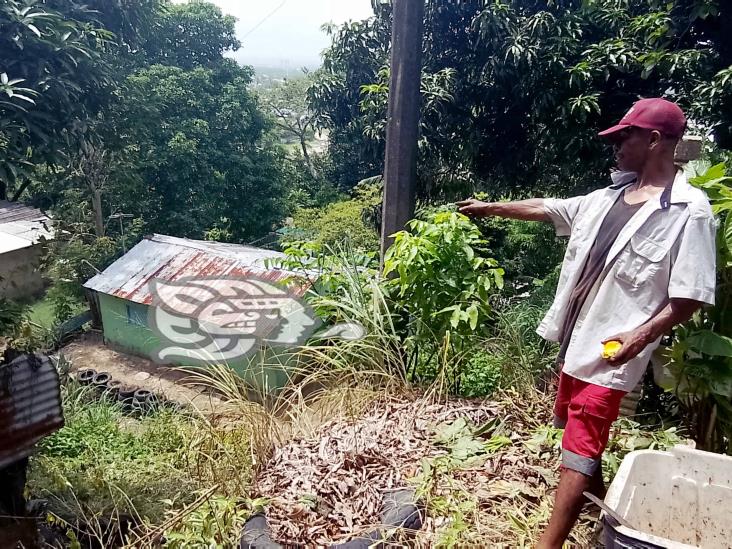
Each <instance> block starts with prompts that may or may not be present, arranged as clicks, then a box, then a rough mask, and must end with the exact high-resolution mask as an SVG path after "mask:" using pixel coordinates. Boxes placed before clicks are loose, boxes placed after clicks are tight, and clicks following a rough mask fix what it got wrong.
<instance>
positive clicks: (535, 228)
mask: <svg viewBox="0 0 732 549" xmlns="http://www.w3.org/2000/svg"><path fill="white" fill-rule="evenodd" d="M479 227H480V228H481V230H482V232H483V234H485V235H486V238H487V240H488V243H489V246H490V248H491V250H492V251H493V254H494V256H495V258H496V260H497V261H498V262H499V263H500V264H501V265H502V266H503V268H504V269H505V271H506V281H507V282H510V283H511V287H512V289H514V290H515V291H520V290H521V289H524V288H526V285H527V284H530V283H532V282H534V281H540V280H543V279H544V278H546V277H547V276H549V275H550V274H551V273H552V271H553V270H554V269H555V268H556V267H557V265H559V264H560V263H561V262H562V258H563V256H564V248H565V245H566V243H565V242H564V241H563V240H562V239H559V238H557V236H556V234H555V232H554V227H552V225H551V224H548V223H540V222H532V221H517V220H514V219H501V218H497V217H492V218H488V219H487V220H485V221H483V222H481V223H480V224H479Z"/></svg>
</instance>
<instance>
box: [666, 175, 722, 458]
mask: <svg viewBox="0 0 732 549" xmlns="http://www.w3.org/2000/svg"><path fill="white" fill-rule="evenodd" d="M704 167H705V166H704V165H703V164H701V165H697V166H696V168H697V169H696V172H697V174H698V173H699V171H701V169H703V168H704ZM725 172H726V168H725V165H724V164H717V165H715V166H711V167H707V169H706V170H705V171H704V172H703V173H701V174H699V175H696V177H693V178H692V179H690V182H691V183H692V184H693V185H695V186H697V187H699V188H701V189H703V190H704V191H705V192H706V193H707V196H708V197H709V199H710V201H711V203H712V209H713V211H714V213H715V214H716V215H717V216H718V217H719V222H720V224H719V230H718V232H717V280H718V284H717V292H716V305H715V306H714V307H709V308H706V309H704V310H702V311H700V312H699V313H697V314H696V315H694V318H692V320H691V321H689V322H687V323H686V324H684V325H683V326H680V327H678V328H677V329H676V330H675V331H674V341H673V345H672V346H671V348H670V349H669V350H668V351H667V352H666V358H667V360H668V361H669V367H670V370H671V372H672V374H673V376H674V379H675V387H673V390H674V391H675V392H676V396H677V398H678V400H679V403H680V405H681V407H682V409H683V411H682V414H681V417H682V418H683V419H684V422H685V423H686V425H687V427H688V429H689V432H690V434H691V436H692V437H693V438H694V440H696V442H697V444H698V445H699V446H700V447H701V448H703V449H706V450H714V451H723V452H727V453H732V444H730V441H731V440H732V177H729V176H726V175H725Z"/></svg>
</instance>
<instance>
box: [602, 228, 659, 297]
mask: <svg viewBox="0 0 732 549" xmlns="http://www.w3.org/2000/svg"><path fill="white" fill-rule="evenodd" d="M668 251H669V246H667V245H665V244H664V243H660V242H657V241H655V240H651V239H650V238H648V237H646V236H643V235H641V234H634V235H633V236H632V237H631V239H630V243H629V245H628V246H626V247H625V249H624V250H623V251H622V252H621V253H620V255H619V256H618V259H617V267H616V270H615V277H616V278H618V279H619V280H622V281H623V282H625V283H626V284H630V285H631V286H633V287H638V286H642V285H643V284H645V283H646V282H648V281H649V280H651V279H652V278H653V277H654V275H655V274H656V273H658V271H659V270H660V269H661V267H662V265H663V260H664V258H665V257H666V255H667V254H668Z"/></svg>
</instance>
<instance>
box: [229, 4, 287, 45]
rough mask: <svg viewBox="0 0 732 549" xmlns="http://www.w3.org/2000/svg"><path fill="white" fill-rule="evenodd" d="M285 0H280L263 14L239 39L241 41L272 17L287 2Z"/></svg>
mask: <svg viewBox="0 0 732 549" xmlns="http://www.w3.org/2000/svg"><path fill="white" fill-rule="evenodd" d="M287 1H288V0H282V2H281V3H280V4H279V5H278V6H277V7H276V8H275V9H273V10H272V11H271V12H269V13H268V14H267V15H265V16H264V18H263V19H262V20H261V21H260V22H259V23H257V24H256V25H254V26H253V27H252V28H251V29H249V30H248V31H247V32H246V33H244V35H243V36H242V37H241V38H239V40H242V41H243V40H244V39H245V38H246V37H247V36H249V35H250V34H252V33H253V32H254V31H255V30H257V29H258V28H259V27H261V26H262V25H264V23H265V22H266V21H267V20H268V19H269V18H270V17H272V16H273V15H274V14H275V13H277V12H278V11H280V9H282V6H284V5H285V4H287Z"/></svg>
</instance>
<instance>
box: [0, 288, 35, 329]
mask: <svg viewBox="0 0 732 549" xmlns="http://www.w3.org/2000/svg"><path fill="white" fill-rule="evenodd" d="M28 309H29V307H28V306H27V305H24V304H22V303H17V302H15V301H12V300H10V299H7V298H4V297H3V298H0V337H5V336H9V335H10V334H12V333H13V332H15V330H16V329H17V328H18V327H19V326H20V325H21V324H22V323H23V321H24V320H26V319H27V317H28Z"/></svg>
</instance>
